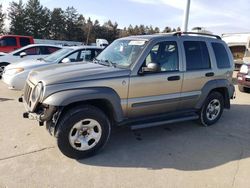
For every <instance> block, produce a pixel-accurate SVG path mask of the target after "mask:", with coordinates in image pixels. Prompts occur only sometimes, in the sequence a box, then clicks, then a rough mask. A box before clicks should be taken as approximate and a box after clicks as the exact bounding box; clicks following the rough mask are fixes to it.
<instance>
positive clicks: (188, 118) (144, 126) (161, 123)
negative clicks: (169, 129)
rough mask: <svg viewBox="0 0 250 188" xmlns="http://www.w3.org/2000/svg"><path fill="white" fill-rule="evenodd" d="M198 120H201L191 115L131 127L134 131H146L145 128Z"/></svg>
mask: <svg viewBox="0 0 250 188" xmlns="http://www.w3.org/2000/svg"><path fill="white" fill-rule="evenodd" d="M196 119H199V116H198V115H191V116H186V117H181V118H175V119H169V120H163V121H157V122H151V123H143V124H137V125H131V126H130V128H131V129H132V130H136V129H144V128H148V127H156V126H160V125H164V124H170V123H177V122H182V121H190V120H196Z"/></svg>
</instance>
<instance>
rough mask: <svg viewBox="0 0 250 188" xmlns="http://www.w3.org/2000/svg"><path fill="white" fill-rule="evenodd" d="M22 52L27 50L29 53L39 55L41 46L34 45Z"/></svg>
mask: <svg viewBox="0 0 250 188" xmlns="http://www.w3.org/2000/svg"><path fill="white" fill-rule="evenodd" d="M22 52H25V53H26V54H27V55H39V54H40V48H37V47H32V48H28V49H25V50H23V51H22ZM22 52H20V53H22Z"/></svg>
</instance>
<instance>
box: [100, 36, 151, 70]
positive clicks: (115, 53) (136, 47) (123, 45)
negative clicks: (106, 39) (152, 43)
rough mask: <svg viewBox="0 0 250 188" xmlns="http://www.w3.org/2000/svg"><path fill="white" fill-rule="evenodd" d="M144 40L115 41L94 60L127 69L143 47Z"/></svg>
mask: <svg viewBox="0 0 250 188" xmlns="http://www.w3.org/2000/svg"><path fill="white" fill-rule="evenodd" d="M146 42H147V41H145V40H117V41H114V42H113V43H112V44H111V45H109V46H108V47H107V48H106V49H105V50H104V51H103V52H102V53H100V54H99V55H98V56H97V58H96V60H97V61H99V62H100V63H101V62H108V63H109V64H111V65H114V66H119V67H129V66H130V65H132V64H133V63H134V62H135V60H136V59H137V58H138V56H139V55H140V53H141V52H142V49H143V48H144V47H145V44H146Z"/></svg>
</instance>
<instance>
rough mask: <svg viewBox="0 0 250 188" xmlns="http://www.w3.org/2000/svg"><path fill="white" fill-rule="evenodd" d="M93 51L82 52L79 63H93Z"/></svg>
mask: <svg viewBox="0 0 250 188" xmlns="http://www.w3.org/2000/svg"><path fill="white" fill-rule="evenodd" d="M91 60H92V58H91V50H82V51H81V52H80V59H79V61H91Z"/></svg>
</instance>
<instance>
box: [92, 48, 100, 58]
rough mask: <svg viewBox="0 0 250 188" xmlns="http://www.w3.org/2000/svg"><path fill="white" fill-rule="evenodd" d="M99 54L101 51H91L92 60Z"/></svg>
mask: <svg viewBox="0 0 250 188" xmlns="http://www.w3.org/2000/svg"><path fill="white" fill-rule="evenodd" d="M99 53H101V50H98V49H95V50H92V60H93V59H94V58H95V57H96V56H98V55H99Z"/></svg>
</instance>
